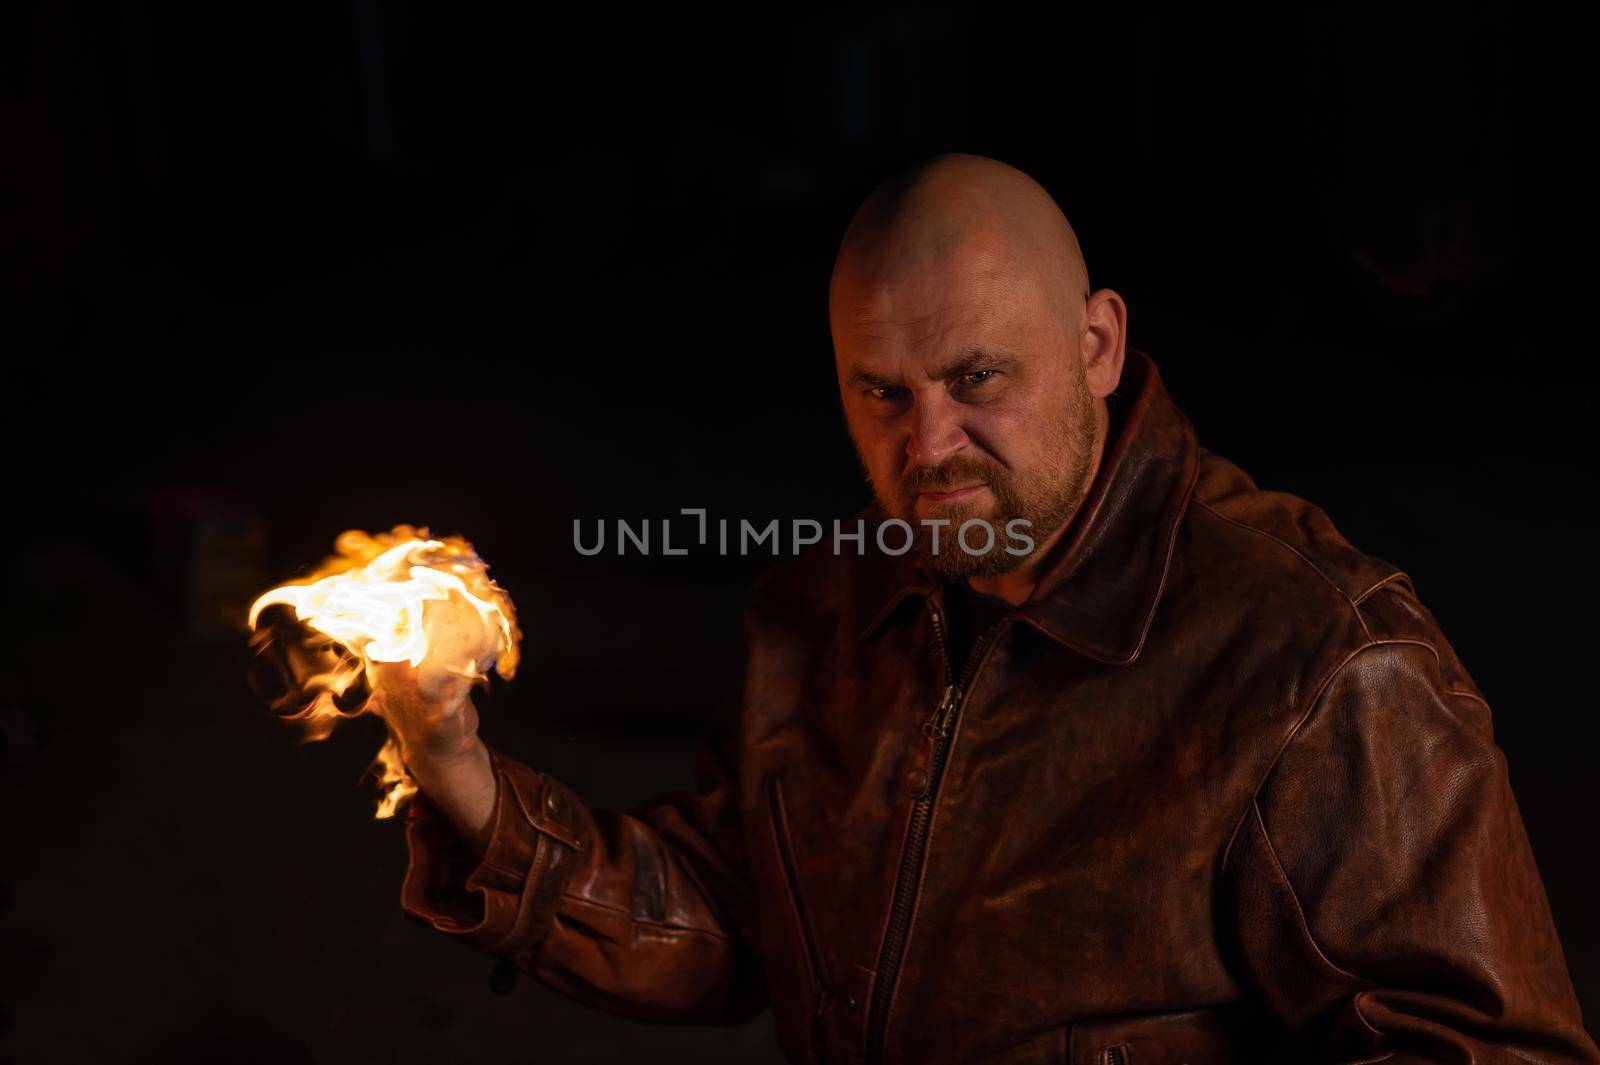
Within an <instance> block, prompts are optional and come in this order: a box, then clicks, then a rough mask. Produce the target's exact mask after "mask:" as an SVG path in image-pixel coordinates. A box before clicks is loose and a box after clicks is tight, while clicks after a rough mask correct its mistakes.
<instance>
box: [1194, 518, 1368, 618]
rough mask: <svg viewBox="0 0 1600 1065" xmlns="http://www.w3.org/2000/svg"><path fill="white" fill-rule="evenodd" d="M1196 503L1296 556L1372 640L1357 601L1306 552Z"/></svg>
mask: <svg viewBox="0 0 1600 1065" xmlns="http://www.w3.org/2000/svg"><path fill="white" fill-rule="evenodd" d="M1194 503H1195V505H1197V506H1199V507H1202V508H1204V509H1205V510H1206V511H1207V513H1209V514H1211V515H1213V516H1214V517H1215V518H1216V519H1217V520H1218V521H1222V522H1226V523H1227V524H1229V525H1232V526H1234V527H1236V528H1239V529H1243V530H1244V531H1246V532H1250V533H1254V534H1255V535H1257V536H1259V537H1262V538H1263V539H1265V540H1268V541H1270V542H1271V543H1274V544H1277V545H1278V546H1279V547H1281V548H1283V549H1284V550H1285V551H1287V552H1289V553H1290V554H1292V555H1294V556H1295V557H1296V558H1298V559H1299V560H1300V561H1301V562H1304V563H1305V564H1306V566H1307V567H1309V568H1310V570H1311V571H1312V572H1313V573H1315V574H1316V575H1317V576H1318V577H1321V578H1322V580H1323V581H1324V583H1326V584H1327V585H1328V587H1330V588H1332V589H1333V590H1334V592H1335V593H1336V594H1337V595H1338V596H1339V598H1340V599H1342V600H1344V602H1345V605H1346V606H1348V607H1349V608H1350V612H1351V613H1352V614H1354V615H1355V618H1356V621H1357V622H1358V623H1359V624H1360V625H1361V632H1362V634H1363V635H1365V636H1366V638H1367V639H1369V640H1370V639H1372V630H1371V629H1369V628H1368V627H1367V619H1366V618H1364V617H1362V616H1361V609H1360V606H1359V605H1358V604H1357V603H1356V601H1355V600H1354V599H1352V598H1351V597H1350V594H1349V593H1348V592H1346V591H1345V590H1344V589H1343V588H1341V587H1340V586H1339V585H1338V583H1337V582H1336V581H1334V579H1333V578H1332V577H1330V576H1328V575H1327V573H1325V572H1324V571H1323V569H1322V567H1321V566H1319V565H1317V564H1316V563H1315V562H1313V561H1311V559H1309V558H1307V557H1306V555H1305V552H1303V551H1301V550H1300V549H1299V548H1297V547H1295V546H1294V545H1293V544H1291V543H1290V542H1289V541H1287V540H1285V539H1284V538H1283V537H1281V536H1277V535H1274V534H1273V533H1270V532H1267V531H1266V530H1265V529H1258V528H1256V527H1255V526H1254V525H1250V524H1247V523H1246V522H1242V521H1240V520H1239V519H1238V518H1232V517H1229V516H1228V515H1226V514H1224V513H1222V512H1221V511H1220V510H1218V509H1217V508H1216V507H1213V506H1212V505H1211V504H1210V503H1208V502H1206V501H1205V500H1204V499H1196V500H1194ZM1389 579H1392V577H1391V578H1389Z"/></svg>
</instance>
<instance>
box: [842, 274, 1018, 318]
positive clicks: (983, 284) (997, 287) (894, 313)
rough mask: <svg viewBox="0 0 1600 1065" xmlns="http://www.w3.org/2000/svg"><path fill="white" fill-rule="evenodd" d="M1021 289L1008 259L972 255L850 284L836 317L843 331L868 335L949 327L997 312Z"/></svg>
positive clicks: (843, 295) (843, 294)
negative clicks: (955, 323) (923, 327)
mask: <svg viewBox="0 0 1600 1065" xmlns="http://www.w3.org/2000/svg"><path fill="white" fill-rule="evenodd" d="M1017 287H1018V276H1017V271H1016V268H1015V267H1014V266H1013V265H1012V264H1011V263H1009V262H1008V261H1006V260H1005V259H1004V258H1003V257H1001V256H984V257H971V258H967V259H964V260H962V261H959V262H958V261H949V262H945V263H940V264H937V265H931V266H927V267H923V268H918V269H913V270H906V271H897V272H895V273H894V274H892V275H889V276H881V277H877V278H872V279H861V280H860V281H858V282H856V283H854V284H850V285H847V286H845V290H844V291H842V292H840V293H838V294H837V300H838V302H837V305H836V307H835V309H834V319H835V324H836V326H838V327H840V331H841V332H844V333H851V334H855V333H860V334H864V335H874V334H881V333H883V332H885V331H886V330H891V331H897V330H905V329H916V328H917V327H919V326H930V325H936V324H950V323H953V322H956V321H960V320H962V319H967V318H972V317H976V316H984V315H987V314H990V313H992V312H993V311H994V310H995V309H996V308H997V306H998V305H999V304H1001V303H1002V302H1003V301H1004V300H1005V299H1006V298H1007V297H1008V296H1010V295H1013V294H1014V293H1015V292H1016V290H1017Z"/></svg>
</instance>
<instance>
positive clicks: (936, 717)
mask: <svg viewBox="0 0 1600 1065" xmlns="http://www.w3.org/2000/svg"><path fill="white" fill-rule="evenodd" d="M960 701H961V685H959V684H952V685H950V686H948V687H947V688H945V690H944V695H942V696H940V698H939V705H938V706H937V707H935V708H934V711H933V716H932V717H931V718H929V719H928V720H926V721H924V722H923V723H922V734H923V735H924V736H931V737H933V738H934V739H940V740H942V739H944V738H945V737H946V736H948V735H949V734H950V715H951V714H953V713H955V709H956V703H958V702H960Z"/></svg>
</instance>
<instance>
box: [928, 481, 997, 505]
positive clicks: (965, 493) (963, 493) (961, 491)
mask: <svg viewBox="0 0 1600 1065" xmlns="http://www.w3.org/2000/svg"><path fill="white" fill-rule="evenodd" d="M987 487H988V485H986V484H984V483H983V482H981V481H979V482H976V483H974V484H967V485H961V486H960V487H958V488H944V489H940V490H938V491H933V490H927V491H922V492H918V493H917V502H919V503H927V504H929V505H932V506H941V505H943V504H945V503H957V502H961V501H962V500H965V499H970V498H971V497H972V496H974V495H976V494H977V493H979V492H981V491H983V490H984V489H985V488H987Z"/></svg>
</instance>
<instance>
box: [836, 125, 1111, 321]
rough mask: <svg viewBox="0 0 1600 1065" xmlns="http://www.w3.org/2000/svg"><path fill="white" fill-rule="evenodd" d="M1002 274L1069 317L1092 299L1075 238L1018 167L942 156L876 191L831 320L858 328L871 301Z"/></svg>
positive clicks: (849, 245)
mask: <svg viewBox="0 0 1600 1065" xmlns="http://www.w3.org/2000/svg"><path fill="white" fill-rule="evenodd" d="M1001 263H1003V264H1005V265H1006V266H1007V267H1009V268H1010V270H1011V271H1012V272H1014V273H1015V274H1016V275H1017V279H1018V280H1020V281H1023V282H1025V283H1028V284H1030V285H1035V286H1037V287H1038V294H1039V295H1041V296H1043V297H1044V298H1045V299H1046V300H1047V301H1048V302H1049V303H1050V304H1051V305H1052V306H1053V307H1055V308H1057V309H1059V310H1060V311H1061V312H1062V313H1066V314H1069V315H1070V314H1071V313H1072V311H1073V309H1075V308H1079V307H1081V306H1082V305H1083V301H1084V299H1085V298H1086V297H1087V296H1088V294H1089V276H1088V271H1087V269H1086V268H1085V266H1084V262H1083V253H1082V251H1081V250H1080V249H1079V247H1078V238H1077V236H1076V234H1074V233H1073V231H1072V226H1071V225H1070V224H1069V223H1068V222H1067V219H1066V216H1065V215H1063V214H1062V213H1061V208H1060V207H1058V206H1057V205H1056V202H1055V201H1054V200H1053V199H1051V198H1050V194H1049V193H1048V192H1046V191H1045V190H1044V189H1043V188H1042V187H1041V186H1040V185H1039V183H1038V182H1036V181H1034V180H1033V179H1032V178H1031V177H1029V176H1028V175H1027V174H1024V173H1023V172H1022V171H1020V170H1018V169H1017V168H1016V167H1013V166H1008V165H1006V164H1005V163H1002V162H998V161H997V160H994V159H987V158H984V157H983V156H978V155H941V156H936V157H935V158H933V159H930V160H928V161H926V162H924V163H920V164H918V165H917V166H914V167H911V168H909V169H907V170H905V171H903V172H901V173H899V174H896V175H894V176H893V177H891V178H889V179H888V180H886V181H884V182H883V183H882V184H881V185H879V186H878V187H877V188H876V189H875V190H873V192H872V194H871V195H870V196H868V197H867V199H866V202H864V203H863V204H862V205H861V208H860V209H859V210H858V211H857V212H856V215H855V218H854V219H853V220H852V221H851V223H850V228H849V229H848V230H847V231H846V233H845V237H844V240H843V242H842V243H841V244H840V247H839V254H838V257H837V259H836V260H835V262H834V269H833V279H832V283H831V285H830V287H829V305H830V317H832V318H833V319H834V322H835V326H836V327H837V325H838V324H839V320H840V318H841V316H843V317H844V318H846V319H849V318H860V317H862V316H863V315H864V314H865V313H868V312H867V308H868V307H869V305H870V304H871V303H873V302H874V300H875V298H882V297H884V296H886V295H888V294H889V293H890V292H891V291H892V290H893V289H894V288H895V287H897V286H900V285H902V284H905V283H907V282H912V281H914V280H915V279H916V278H918V277H919V276H925V275H927V274H929V273H930V272H931V273H936V274H952V273H956V274H959V273H962V272H965V271H966V270H968V269H969V268H973V267H976V268H983V267H986V266H991V265H998V264H1001Z"/></svg>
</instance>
